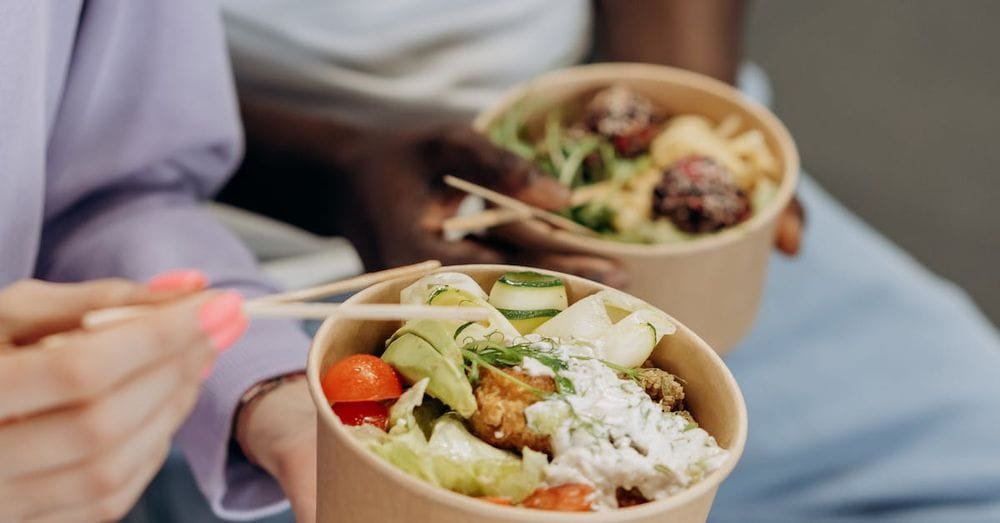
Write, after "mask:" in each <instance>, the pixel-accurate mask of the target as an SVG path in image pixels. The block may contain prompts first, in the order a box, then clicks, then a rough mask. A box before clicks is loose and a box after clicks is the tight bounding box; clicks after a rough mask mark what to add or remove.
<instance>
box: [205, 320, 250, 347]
mask: <svg viewBox="0 0 1000 523" xmlns="http://www.w3.org/2000/svg"><path fill="white" fill-rule="evenodd" d="M249 324H250V321H249V320H247V317H246V316H243V315H242V314H241V315H240V316H239V317H238V318H237V319H236V320H234V321H231V322H228V323H226V325H225V326H224V327H223V328H221V329H219V330H217V331H215V332H214V333H212V335H211V336H210V337H209V339H210V340H211V342H212V346H213V347H215V350H217V351H219V352H222V351H224V350H226V349H228V348H229V347H230V345H232V344H233V343H235V342H236V340H238V339H240V336H242V335H243V333H244V332H246V330H247V325H249Z"/></svg>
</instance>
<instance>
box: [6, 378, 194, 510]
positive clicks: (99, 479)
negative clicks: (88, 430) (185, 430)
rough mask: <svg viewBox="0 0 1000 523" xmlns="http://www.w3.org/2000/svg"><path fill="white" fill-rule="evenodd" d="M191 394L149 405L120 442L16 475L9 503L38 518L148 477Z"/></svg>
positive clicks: (190, 402)
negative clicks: (83, 459)
mask: <svg viewBox="0 0 1000 523" xmlns="http://www.w3.org/2000/svg"><path fill="white" fill-rule="evenodd" d="M196 398H197V389H196V388H195V387H189V388H188V389H186V390H183V391H179V392H178V394H177V395H176V396H174V397H173V398H170V399H169V401H167V402H165V403H163V404H161V405H156V409H153V410H150V411H149V416H148V418H149V419H148V420H147V421H146V423H144V424H143V425H142V427H141V428H139V429H138V430H137V431H135V433H133V434H131V435H130V436H129V437H128V438H127V439H126V440H125V441H123V442H121V444H120V445H117V446H115V447H113V448H111V449H109V450H107V451H105V452H104V453H102V454H100V455H98V456H95V457H94V458H92V459H90V460H88V461H86V462H82V463H79V464H76V465H73V466H69V467H65V468H62V469H58V470H55V471H50V472H46V473H41V474H34V475H32V476H29V477H27V478H18V479H17V480H15V481H16V483H15V484H16V485H17V494H18V496H17V497H16V498H15V501H14V502H16V503H20V504H22V506H23V507H25V508H26V509H27V510H29V511H32V512H33V513H32V516H31V517H35V518H37V517H43V516H44V515H45V514H54V513H59V512H62V511H73V510H76V509H78V508H79V507H86V506H88V505H92V504H93V502H94V501H95V500H108V499H109V498H114V497H115V496H116V494H117V493H119V492H121V491H122V490H129V486H130V484H131V483H132V481H133V479H134V478H135V477H137V476H146V481H147V482H148V479H149V477H151V475H149V474H145V471H147V470H148V469H149V465H150V464H154V465H155V468H153V472H155V471H156V470H157V469H158V468H159V467H160V465H162V463H163V459H164V458H165V457H166V455H167V453H168V452H169V450H170V441H171V439H172V436H173V434H174V432H176V430H177V427H178V426H179V425H180V423H181V422H182V421H183V420H184V418H185V417H186V415H187V413H188V412H189V411H190V409H191V406H192V405H193V404H194V401H195V399H196ZM54 493H55V494H54ZM133 501H134V500H133ZM41 507H44V508H41ZM40 508H41V509H40ZM39 509H40V510H39Z"/></svg>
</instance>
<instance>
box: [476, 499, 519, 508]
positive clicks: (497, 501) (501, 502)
mask: <svg viewBox="0 0 1000 523" xmlns="http://www.w3.org/2000/svg"><path fill="white" fill-rule="evenodd" d="M476 499H479V500H482V501H485V502H487V503H493V504H494V505H504V506H508V507H509V506H511V505H513V503H511V502H510V500H509V499H507V498H501V497H499V496H479V497H477V498H476Z"/></svg>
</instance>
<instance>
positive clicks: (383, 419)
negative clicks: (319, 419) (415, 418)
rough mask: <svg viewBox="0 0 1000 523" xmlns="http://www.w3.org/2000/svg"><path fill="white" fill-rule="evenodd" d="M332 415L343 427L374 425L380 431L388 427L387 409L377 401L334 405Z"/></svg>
mask: <svg viewBox="0 0 1000 523" xmlns="http://www.w3.org/2000/svg"><path fill="white" fill-rule="evenodd" d="M332 407H333V413H334V414H336V415H337V417H339V418H340V421H342V422H344V424H345V425H365V424H368V425H374V426H376V427H378V428H380V429H382V430H386V429H387V428H388V427H389V408H388V407H386V406H385V405H383V404H381V403H379V402H377V401H355V402H352V403H334V404H333V405H332Z"/></svg>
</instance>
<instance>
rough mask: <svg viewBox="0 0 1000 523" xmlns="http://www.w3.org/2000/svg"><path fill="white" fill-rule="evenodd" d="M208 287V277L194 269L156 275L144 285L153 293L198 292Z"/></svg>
mask: <svg viewBox="0 0 1000 523" xmlns="http://www.w3.org/2000/svg"><path fill="white" fill-rule="evenodd" d="M205 287H208V277H207V276H205V273H203V272H201V271H199V270H195V269H178V270H174V271H167V272H164V273H162V274H158V275H156V276H154V277H153V279H151V280H149V282H147V283H146V288H147V289H149V290H151V291H154V292H160V291H188V292H194V291H200V290H202V289H204V288H205Z"/></svg>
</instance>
